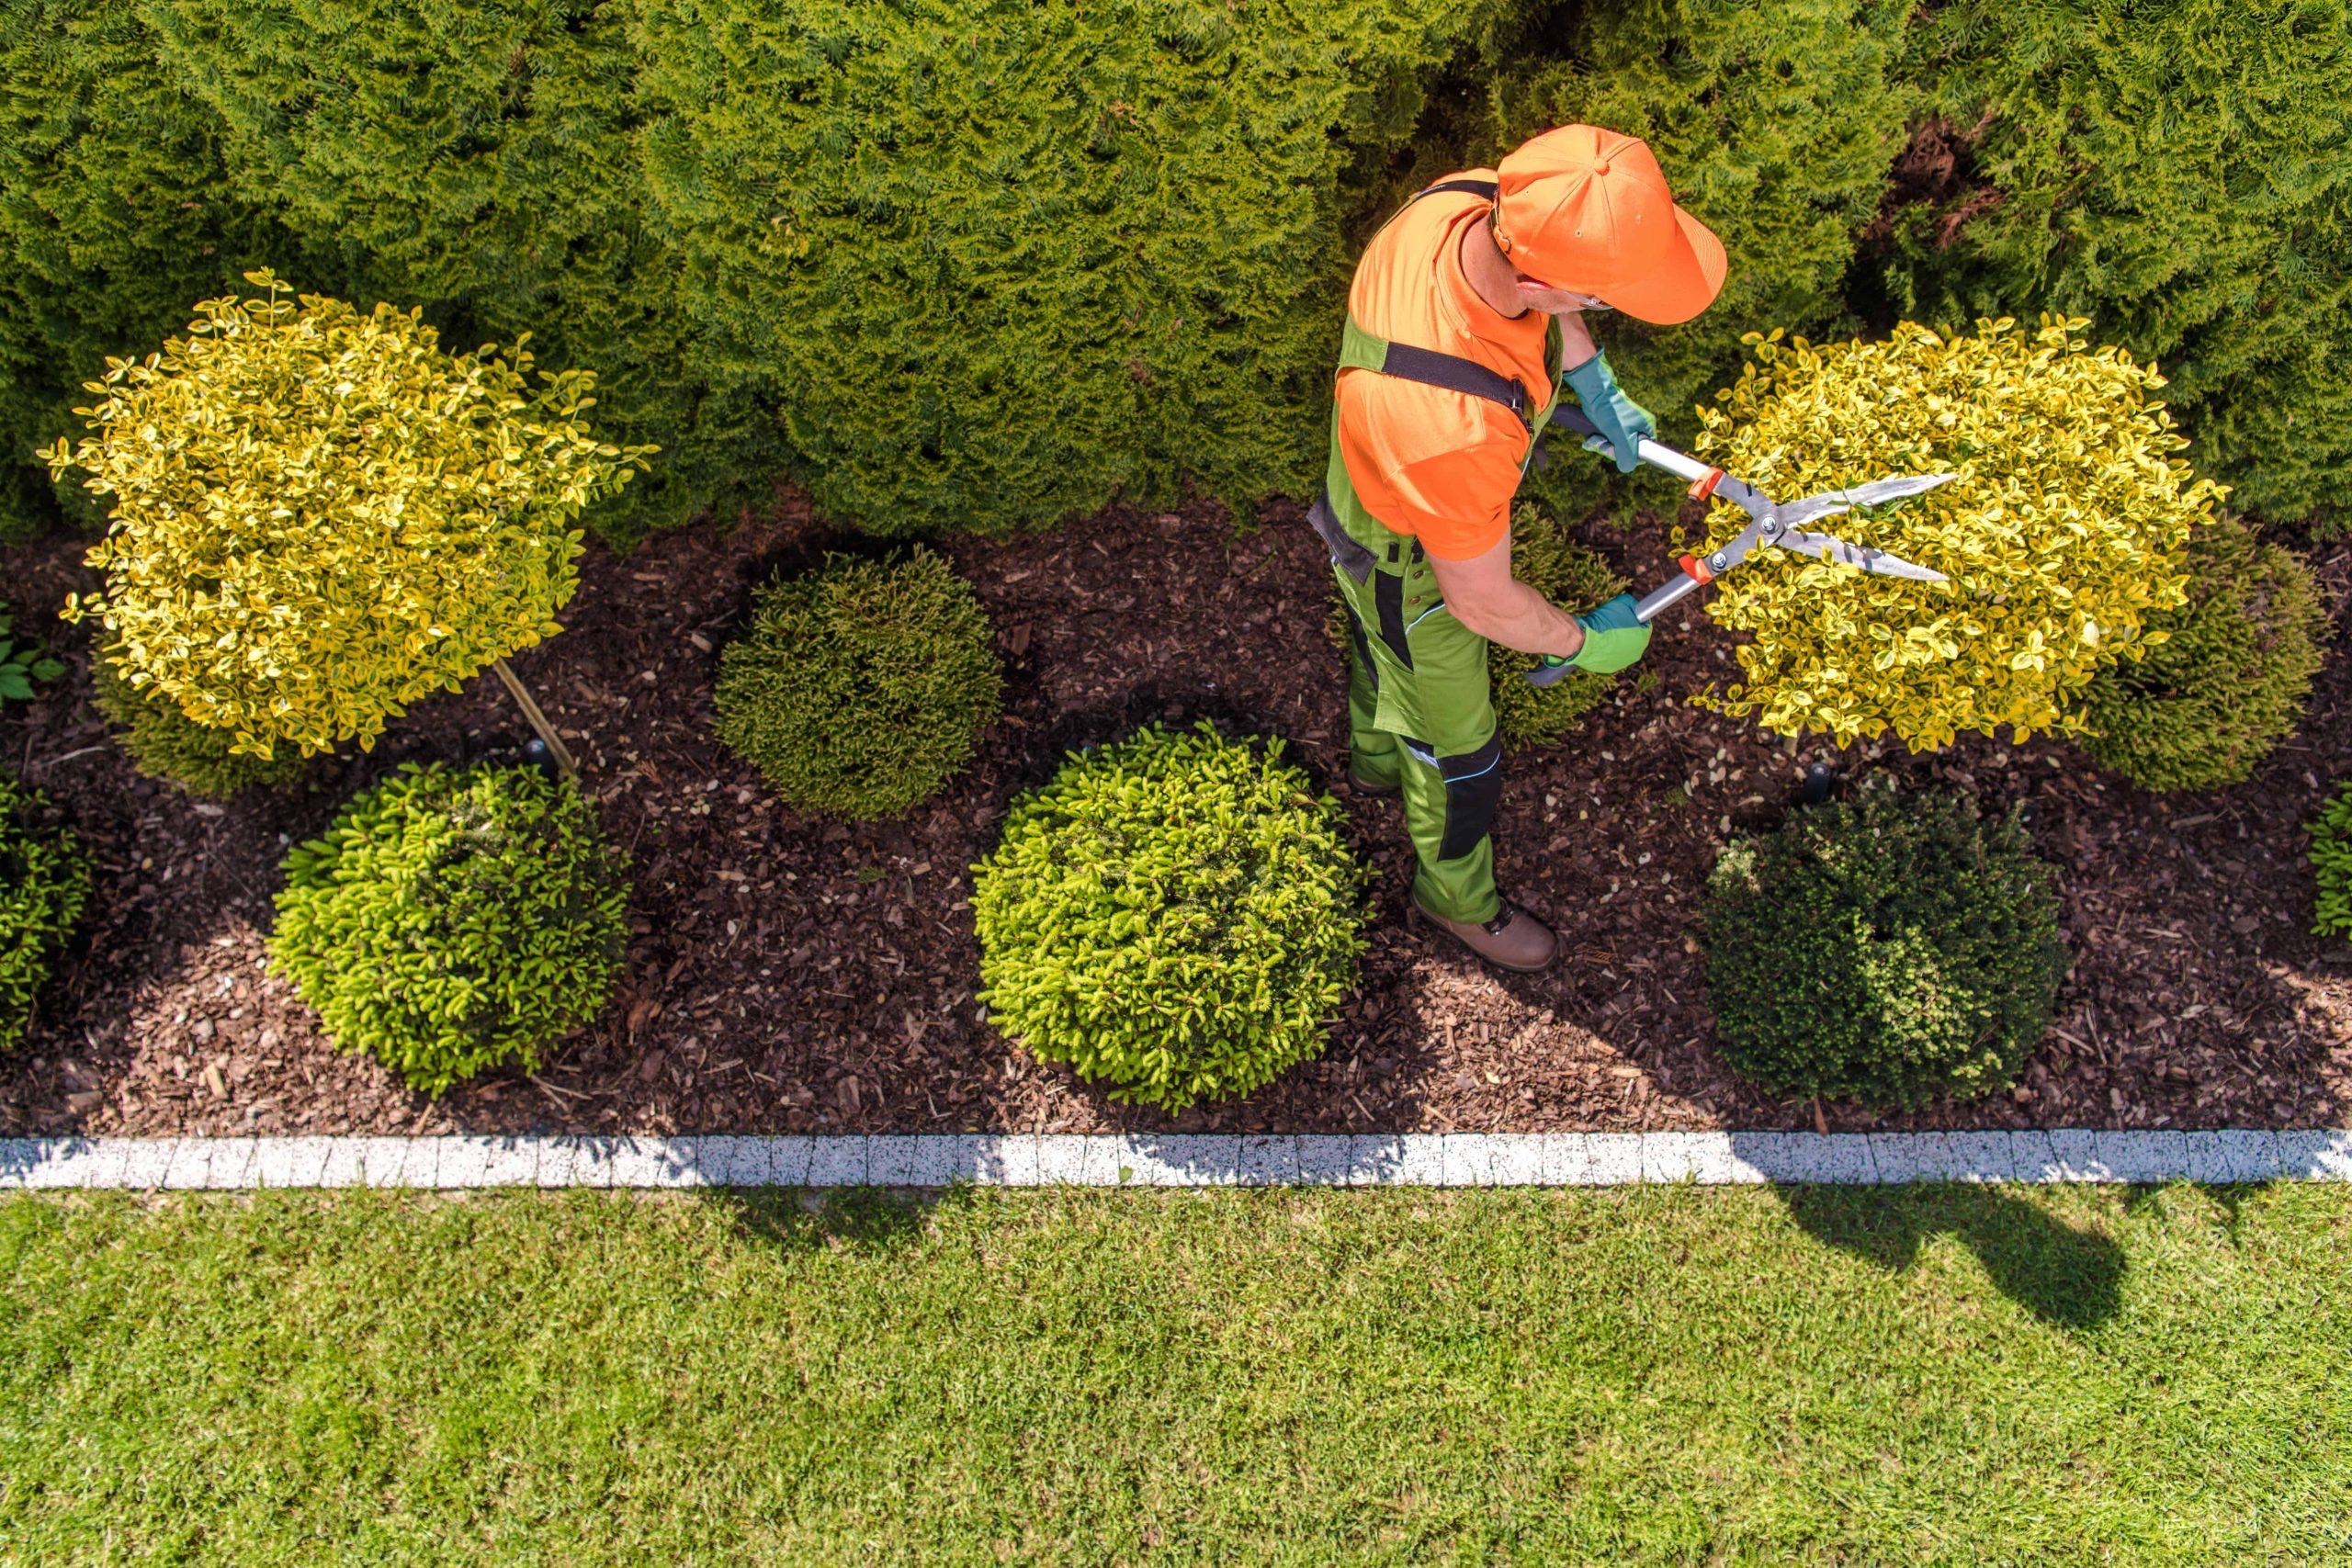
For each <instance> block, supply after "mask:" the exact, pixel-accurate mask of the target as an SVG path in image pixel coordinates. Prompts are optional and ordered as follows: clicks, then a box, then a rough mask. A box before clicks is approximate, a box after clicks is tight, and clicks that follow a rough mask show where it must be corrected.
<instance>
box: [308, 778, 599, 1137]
mask: <svg viewBox="0 0 2352 1568" xmlns="http://www.w3.org/2000/svg"><path fill="white" fill-rule="evenodd" d="M284 870H285V872H286V887H285V890H284V891H283V892H281V893H279V894H278V896H277V930H276V931H274V932H272V933H271V936H270V940H269V953H270V958H271V960H272V962H274V963H275V964H276V965H277V969H278V971H279V972H280V973H281V974H283V975H285V976H287V977H288V978H289V979H290V980H292V981H293V983H294V986H295V988H296V989H297V990H299V991H300V992H301V994H302V999H303V1000H305V1001H307V1002H309V1003H310V1004H311V1006H312V1007H313V1008H316V1009H317V1010H318V1012H319V1017H320V1020H321V1021H322V1022H323V1023H324V1024H325V1026H326V1031H327V1032H328V1034H330V1035H331V1036H333V1037H334V1041H335V1043H337V1044H338V1045H341V1046H342V1047H343V1048H344V1049H345V1050H347V1051H364V1052H366V1053H367V1054H368V1055H372V1056H374V1057H375V1058H376V1059H377V1060H378V1061H379V1062H382V1063H383V1064H384V1065H385V1066H388V1067H390V1068H391V1069H392V1070H393V1071H394V1072H397V1073H399V1074H400V1075H401V1077H403V1078H405V1079H407V1080H408V1082H409V1084H410V1086H411V1087H412V1088H415V1089H424V1090H426V1091H428V1092H430V1093H434V1094H438V1093H440V1092H441V1091H442V1090H444V1089H447V1088H448V1087H449V1086H450V1085H452V1084H454V1083H458V1082H461V1081H462V1080H464V1079H466V1078H469V1077H473V1076H474V1075H475V1074H476V1073H479V1072H481V1071H482V1070H483V1069H484V1068H486V1067H492V1066H497V1065H499V1064H501V1063H503V1062H507V1061H519V1062H520V1063H522V1064H523V1066H525V1067H526V1068H530V1067H535V1066H537V1065H538V1063H539V1061H540V1059H541V1056H542V1055H543V1053H544V1052H545V1051H546V1049H547V1047H548V1045H549V1044H551V1043H554V1042H555V1041H556V1040H558V1039H560V1038H561V1037H562V1036H563V1035H564V1034H565V1033H566V1032H569V1031H570V1030H571V1029H572V1028H574V1027H576V1026H577V1025H579V1024H582V1023H584V1022H586V1021H588V1020H590V1019H592V1018H594V1017H595V1015H596V1014H597V1013H598V1012H599V1011H600V1010H602V1009H603V1008H604V1005H605V998H607V997H608V996H610V995H611V993H612V988H613V984H614V982H615V981H616V979H617V978H618V977H619V976H620V973H621V968H622V958H623V951H624V948H625V946H626V944H627V942H628V931H627V928H626V926H625V924H624V921H623V907H624V905H625V904H626V903H627V901H628V882H627V879H626V874H625V869H624V863H623V861H622V858H621V857H620V856H619V855H618V854H616V852H613V851H612V850H611V849H609V848H607V847H606V845H605V841H604V839H603V836H602V834H601V833H600V831H599V830H598V828H597V824H596V816H595V812H594V808H593V807H591V806H590V805H589V804H588V802H587V801H586V800H585V799H583V798H582V796H581V795H580V792H579V791H578V790H577V789H575V788H573V787H572V786H571V785H570V784H559V783H557V782H556V781H554V780H551V779H549V778H548V777H547V776H546V775H545V774H544V773H540V772H539V771H538V770H537V769H536V768H514V767H493V766H490V765H486V764H477V765H475V766H472V767H467V768H449V767H445V766H443V765H441V764H439V763H433V764H430V765H427V766H424V767H419V766H418V765H416V764H415V763H408V764H406V765H404V766H402V767H401V770H400V771H399V772H398V773H394V774H393V775H392V776H391V777H390V778H388V779H386V780H384V781H383V782H382V783H381V784H378V785H376V786H375V787H374V788H372V789H369V790H367V791H364V792H363V793H361V794H360V795H358V796H356V798H355V799H353V801H352V802H351V804H350V805H349V806H347V807H345V808H344V811H343V814H342V815H341V816H340V817H338V818H335V820H334V824H333V825H332V826H330V827H329V828H328V829H327V830H326V832H325V834H324V835H323V836H322V837H320V838H317V839H313V840H310V841H309V842H307V843H304V844H301V845H300V846H298V847H297V848H296V849H295V850H294V851H293V852H291V853H289V854H288V856H287V857H286V863H285V867H284Z"/></svg>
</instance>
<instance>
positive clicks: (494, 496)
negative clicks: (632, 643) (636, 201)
mask: <svg viewBox="0 0 2352 1568" xmlns="http://www.w3.org/2000/svg"><path fill="white" fill-rule="evenodd" d="M252 281H253V282H254V284H255V285H256V286H257V287H260V288H264V289H265V290H266V294H265V295H264V297H262V298H257V299H243V300H241V299H235V298H234V297H231V298H225V299H209V300H205V301H203V302H202V303H200V304H198V307H197V310H198V320H197V321H194V322H192V323H191V324H190V325H189V328H188V335H187V337H186V338H185V339H182V338H174V339H172V340H171V341H170V342H169V343H167V344H165V345H164V351H163V353H162V354H160V355H149V356H148V357H147V358H146V359H145V360H144V361H140V362H131V361H126V360H114V361H110V362H109V368H108V370H107V377H106V379H105V380H104V381H103V382H94V383H92V386H91V389H92V390H94V391H96V392H97V393H99V394H101V395H100V398H99V400H98V401H97V403H96V406H95V407H93V408H90V409H87V410H84V411H80V412H85V413H86V414H87V415H88V418H89V425H90V429H91V430H92V431H93V432H94V434H91V435H89V436H86V437H85V438H84V439H83V441H82V443H81V445H80V446H69V445H68V444H67V443H66V442H65V441H64V440H63V439H62V438H61V439H60V440H59V442H58V443H57V446H56V447H55V448H54V449H53V450H52V451H51V453H50V455H49V458H50V466H51V469H52V470H53V471H55V472H56V473H57V474H59V475H60V476H61V477H62V475H63V474H64V472H65V471H66V470H67V469H68V468H81V469H83V470H85V472H87V473H88V474H89V476H90V477H89V479H87V480H86V481H85V484H86V486H87V488H88V489H89V490H90V491H93V492H94V493H96V494H98V495H101V496H111V497H113V498H114V500H115V505H114V510H113V512H112V513H110V520H109V523H108V525H107V536H106V537H105V538H104V539H102V540H101V541H99V543H98V544H97V545H96V547H94V548H92V549H91V551H90V553H89V556H88V561H89V564H90V565H92V566H94V567H98V568H101V569H103V570H106V572H107V586H106V589H105V591H104V592H99V593H94V594H89V595H85V596H81V597H79V598H69V600H68V603H67V615H68V616H69V618H78V617H83V616H95V617H96V618H97V619H98V620H100V621H101V622H102V623H103V624H104V625H105V626H106V627H107V630H108V631H110V632H112V633H113V634H114V636H115V637H116V639H117V643H116V647H115V649H112V650H110V651H111V653H112V656H114V657H116V658H118V659H119V660H120V662H121V663H122V665H123V667H124V670H125V672H126V673H127V674H129V675H130V676H131V677H132V679H133V682H134V683H139V684H143V683H146V682H153V684H154V686H155V687H156V689H157V690H158V691H160V692H161V693H162V694H163V695H164V697H165V698H167V699H168V700H170V701H171V702H173V703H175V704H176V705H178V707H179V709H180V711H181V712H182V713H184V714H185V715H187V716H188V717H189V718H191V719H194V720H195V721H196V722H198V723H199V724H207V725H210V726H211V727H213V728H217V729H223V730H227V731H230V732H232V734H233V735H234V737H235V743H234V750H239V751H242V752H245V753H248V754H250V755H253V756H256V757H269V756H272V755H273V754H274V750H273V748H274V746H275V744H276V743H277V742H278V741H290V742H292V743H293V744H294V745H295V746H296V747H298V748H299V749H300V750H301V751H303V752H304V753H306V754H307V753H309V752H311V751H319V750H325V749H327V748H328V747H329V746H331V745H332V744H333V743H334V742H335V741H336V740H340V739H356V740H357V741H358V742H359V743H360V745H361V747H362V748H363V749H364V748H366V747H368V746H369V745H371V744H373V742H374V740H375V738H376V736H377V735H378V734H379V733H381V731H382V729H383V727H384V722H385V720H386V719H387V718H388V717H390V716H396V715H398V714H399V713H401V711H403V709H404V707H405V706H406V705H407V704H409V703H411V702H413V701H414V700H415V699H416V698H418V697H420V696H423V695H424V694H426V693H428V692H432V691H436V690H441V689H445V688H446V689H451V690H454V689H455V688H457V687H458V685H460V684H462V683H463V682H465V680H466V679H467V678H468V677H469V676H471V675H473V674H474V673H475V672H476V671H480V670H481V669H482V668H483V667H484V666H485V665H487V664H489V663H490V662H491V661H492V660H496V659H499V658H502V657H503V656H504V655H506V654H508V653H511V652H514V651H515V650H516V649H523V648H528V647H530V646H532V645H533V644H535V643H537V641H539V640H540V638H541V637H547V636H550V635H552V634H553V633H555V632H558V631H560V630H561V629H562V627H561V626H560V625H558V624H557V622H556V621H555V619H554V616H555V612H556V611H557V610H558V609H560V607H561V606H562V605H563V604H565V602H567V601H568V600H569V599H570V598H571V593H572V590H573V589H574V588H575V587H576V586H577V585H578V582H579V569H578V567H577V565H576V564H575V563H576V560H577V558H578V557H579V555H580V552H581V548H582V546H581V542H580V539H581V536H580V535H579V534H578V533H577V532H576V531H574V530H572V528H571V522H572V521H573V519H575V518H576V517H577V516H578V515H579V514H580V512H581V510H582V508H583V507H584V506H586V505H587V504H588V503H589V502H592V501H594V499H596V498H597V497H598V496H599V495H601V494H604V493H605V492H607V491H611V490H613V489H615V488H616V487H617V486H619V485H620V484H621V483H622V482H623V481H625V480H626V479H628V476H629V475H630V473H631V472H632V471H633V469H634V468H635V467H637V466H639V465H641V464H642V463H643V461H644V453H643V451H642V450H641V449H639V448H626V449H625V448H621V447H616V446H607V445H604V444H601V443H599V442H598V441H597V440H596V439H595V437H594V436H593V435H591V434H589V431H588V428H587V424H586V423H585V422H584V421H583V420H582V417H581V414H582V410H583V409H584V408H585V407H586V406H587V404H588V402H589V401H591V399H590V397H589V392H590V390H591V389H592V388H593V387H594V378H593V377H592V376H591V375H589V374H588V373H587V372H586V371H582V370H576V369H575V370H568V371H565V372H563V373H561V374H560V375H557V376H552V377H546V376H543V377H542V378H541V384H540V385H539V386H537V387H536V388H534V387H531V386H529V385H528V383H527V377H526V372H527V371H528V370H529V369H530V367H531V355H529V353H528V352H527V351H525V350H524V349H522V348H521V347H520V346H519V345H518V346H517V348H516V349H515V352H514V354H513V355H512V356H511V358H510V359H500V358H498V357H495V356H494V355H492V354H491V353H489V352H485V353H484V354H482V355H455V356H451V355H447V354H445V353H443V352H442V351H441V348H440V346H439V341H438V338H437V335H436V334H435V333H434V331H433V330H432V329H431V328H430V327H427V326H425V325H424V324H423V323H422V321H419V320H418V318H417V316H416V314H415V313H414V312H413V311H411V312H407V313H403V312H401V311H399V310H393V309H391V308H390V306H387V305H379V306H377V307H376V309H375V310H374V311H373V313H371V314H368V315H364V316H363V315H361V314H360V313H359V312H358V311H356V310H353V309H352V308H351V307H350V306H349V305H346V304H345V303H343V302H342V301H340V300H336V299H322V298H321V297H319V296H317V295H304V296H302V297H301V299H300V303H299V304H298V303H297V302H295V301H293V300H289V299H285V298H283V294H284V291H285V286H284V285H282V284H280V283H278V282H277V279H276V278H274V277H272V276H270V275H269V274H268V273H266V272H257V273H254V274H253V275H252Z"/></svg>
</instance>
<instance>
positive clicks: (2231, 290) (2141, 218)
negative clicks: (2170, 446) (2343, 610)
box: [1865, 0, 2352, 519]
mask: <svg viewBox="0 0 2352 1568" xmlns="http://www.w3.org/2000/svg"><path fill="white" fill-rule="evenodd" d="M1911 16H1912V17H1913V20H1912V23H1911V26H1910V30H1909V32H1908V35H1907V38H1906V41H1905V50H1904V55H1903V59H1902V62H1901V63H1900V64H1899V66H1898V68H1897V69H1898V74H1899V75H1900V76H1901V77H1902V78H1903V80H1904V81H1905V84H1906V88H1907V90H1908V92H1909V93H1910V94H1911V95H1914V96H1916V97H1917V100H1918V103H1919V108H1920V111H1921V112H1922V113H1924V114H1925V115H1927V116H1928V117H1929V118H1928V120H1927V122H1926V123H1925V124H1923V126H1922V132H1923V134H1922V138H1921V140H1920V142H1919V143H1918V144H1917V145H1915V148H1914V150H1913V152H1912V154H1911V155H1910V156H1909V157H1908V158H1907V159H1906V174H1907V175H1909V178H1908V179H1907V180H1906V181H1905V186H1906V187H1907V188H1900V189H1898V190H1897V192H1896V193H1895V197H1894V199H1893V200H1891V202H1890V204H1889V205H1890V211H1889V215H1888V219H1889V221H1888V225H1887V237H1886V239H1885V240H1884V241H1883V243H1879V244H1877V245H1875V246H1874V247H1873V249H1872V253H1871V258H1870V265H1869V266H1868V267H1867V268H1866V269H1865V270H1866V271H1869V272H1871V273H1873V274H1874V275H1875V276H1876V277H1877V278H1878V279H1880V280H1881V282H1882V283H1883V287H1884V288H1885V289H1886V291H1887V293H1888V295H1889V297H1890V300H1891V305H1892V308H1893V310H1894V311H1897V312H1899V313H1901V314H1903V315H1906V316H1911V317H1913V318H1915V319H1918V320H1924V321H1955V322H1956V321H1965V320H1968V319H1971V318H1973V317H1976V316H1998V315H2002V314H2004V313H2014V314H2019V315H2022V314H2025V313H2027V312H2030V311H2034V310H2059V311H2063V312H2064V313H2065V314H2068V315H2080V316H2086V317H2088V318H2090V319H2091V320H2092V321H2093V322H2094V323H2095V324H2096V327H2097V330H2098V335H2099V337H2100V338H2101V340H2102V341H2105V342H2109V343H2115V344H2122V345H2123V346H2125V347H2127V348H2129V349H2131V351H2132V352H2133V353H2134V354H2135V355H2139V356H2140V357H2142V358H2143V359H2155V360H2158V361H2160V362H2161V363H2162V364H2163V366H2164V367H2165V373H2166V374H2167V375H2168V376H2169V377H2170V378H2171V379H2172V382H2173V389H2172V392H2171V394H2170V396H2171V400H2172V402H2173V404H2174V406H2175V408H2176V409H2177V411H2178V412H2179V415H2180V418H2181V422H2182V423H2183V424H2184V426H2186V427H2187V428H2188V431H2189V432H2190V434H2193V435H2194V436H2195V438H2196V441H2197V452H2198V463H2199V467H2200V468H2203V469H2204V470H2205V471H2206V472H2207V473H2210V474H2212V475H2215V476H2216V477H2217V478H2220V479H2226V480H2227V481H2228V482H2229V483H2230V485H2231V486H2232V487H2233V490H2234V491H2235V494H2236V502H2237V504H2238V505H2239V506H2241V507H2243V508H2245V509H2246V510H2248V511H2250V512H2254V513H2260V514H2262V515H2265V516H2269V517H2274V518H2279V519H2288V518H2293V517H2298V516H2301V515H2302V514H2304V513H2310V512H2312V510H2313V509H2314V508H2317V507H2320V506H2322V505H2324V504H2334V505H2336V506H2337V507H2338V508H2339V510H2340V502H2335V500H2334V496H2333V491H2334V487H2335V485H2336V484H2337V483H2338V482H2339V479H2340V476H2341V474H2342V473H2343V471H2344V469H2345V468H2346V465H2347V464H2348V463H2352V378H2347V377H2346V374H2345V362H2346V355H2347V352H2348V351H2352V326H2347V325H2346V323H2347V322H2352V132H2347V129H2346V126H2347V107H2346V83H2347V82H2352V4H2347V0H2172V3H2168V4H2164V5H2114V4H2100V3H2093V0H2060V3H2057V4H2052V5H2045V6H2015V5H2008V4H2003V3H2000V0H1954V3H1952V4H1949V5H1939V6H1932V7H1927V8H1923V9H1919V10H1917V11H1914V12H1912V13H1911Z"/></svg>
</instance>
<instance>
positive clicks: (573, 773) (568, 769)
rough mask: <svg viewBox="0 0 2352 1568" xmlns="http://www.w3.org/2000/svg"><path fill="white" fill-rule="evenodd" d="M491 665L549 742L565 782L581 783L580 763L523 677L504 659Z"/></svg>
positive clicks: (492, 661)
mask: <svg viewBox="0 0 2352 1568" xmlns="http://www.w3.org/2000/svg"><path fill="white" fill-rule="evenodd" d="M490 667H491V668H492V670H495V671H498V678H499V679H500V680H502V681H503V682H506V689H507V691H509V692H511V693H513V694H514V696H515V701H516V702H517V703H519V704H521V705H522V707H523V716H524V717H525V718H527V719H529V720H530V721H531V728H533V729H536V730H537V731H538V732H539V739H541V740H543V741H545V742H546V743H547V749H548V754H549V755H550V756H552V757H554V758H555V765H556V769H557V771H558V772H560V773H562V774H563V778H564V782H565V783H566V784H577V783H579V782H580V764H579V763H577V762H575V761H572V760H571V752H570V751H568V750H565V749H564V744H563V739H562V738H561V737H560V736H559V735H557V734H556V732H555V726H553V725H551V724H549V723H548V716H547V715H546V714H544V713H541V712H540V711H539V705H538V704H537V703H536V702H534V701H532V700H531V694H530V692H529V690H528V689H527V688H526V687H525V686H524V684H523V678H522V677H521V676H520V675H517V674H515V671H514V670H513V669H512V668H510V667H509V666H508V664H507V662H506V660H503V659H493V660H491V661H490Z"/></svg>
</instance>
